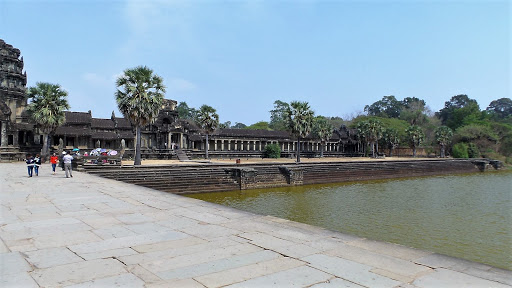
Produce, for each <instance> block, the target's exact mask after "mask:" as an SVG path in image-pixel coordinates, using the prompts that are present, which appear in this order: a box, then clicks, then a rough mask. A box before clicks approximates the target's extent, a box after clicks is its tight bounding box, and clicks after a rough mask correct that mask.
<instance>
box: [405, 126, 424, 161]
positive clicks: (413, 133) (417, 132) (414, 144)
mask: <svg viewBox="0 0 512 288" xmlns="http://www.w3.org/2000/svg"><path fill="white" fill-rule="evenodd" d="M405 133H406V134H407V140H408V142H409V146H410V147H411V148H412V156H413V157H416V148H418V147H419V146H420V145H421V143H422V142H423V139H424V138H425V134H424V133H423V130H422V129H421V127H420V126H416V125H411V126H409V128H407V129H406V130H405Z"/></svg>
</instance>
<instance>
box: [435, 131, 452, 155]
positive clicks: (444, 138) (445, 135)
mask: <svg viewBox="0 0 512 288" xmlns="http://www.w3.org/2000/svg"><path fill="white" fill-rule="evenodd" d="M452 137H453V131H452V129H450V127H448V126H440V127H438V128H437V129H436V141H437V143H438V144H439V146H441V158H444V157H445V151H446V145H448V144H450V142H451V141H452Z"/></svg>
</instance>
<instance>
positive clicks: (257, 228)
mask: <svg viewBox="0 0 512 288" xmlns="http://www.w3.org/2000/svg"><path fill="white" fill-rule="evenodd" d="M41 171H42V172H41V173H40V176H39V177H32V178H28V177H27V172H26V168H25V166H24V165H23V164H22V163H6V164H0V181H1V184H0V185H1V186H0V188H1V192H0V203H1V218H0V239H1V241H0V272H1V277H0V287H69V286H71V287H116V286H117V287H315V288H319V287H511V286H512V272H511V271H507V270H502V269H497V268H493V267H490V266H487V265H483V264H478V263H474V262H469V261H465V260H460V259H456V258H452V257H447V256H443V255H439V254H435V253H432V252H427V251H421V250H417V249H411V248H407V247H403V246H399V245H394V244H388V243H382V242H376V241H371V240H367V239H364V238H359V237H355V236H351V235H346V234H341V233H337V232H332V231H328V230H325V229H321V228H318V227H313V226H309V225H305V224H300V223H296V222H292V221H287V220H283V219H279V218H275V217H269V216H261V215H255V214H251V213H246V212H242V211H238V210H235V209H232V208H227V207H223V206H219V205H216V204H211V203H207V202H203V201H201V200H196V199H191V198H186V197H182V196H177V195H172V194H167V193H164V192H160V191H155V190H151V189H148V188H144V187H139V186H133V185H129V184H126V183H121V182H117V181H114V180H109V179H103V178H99V177H96V176H92V175H87V174H85V173H79V172H74V173H73V175H74V177H73V178H65V177H64V173H63V171H59V172H58V174H57V175H51V173H50V172H49V171H50V167H49V165H43V166H42V170H41Z"/></svg>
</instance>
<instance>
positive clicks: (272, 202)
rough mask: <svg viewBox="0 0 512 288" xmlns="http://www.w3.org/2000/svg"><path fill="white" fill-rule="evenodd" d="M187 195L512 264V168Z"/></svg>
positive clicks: (493, 262)
mask: <svg viewBox="0 0 512 288" xmlns="http://www.w3.org/2000/svg"><path fill="white" fill-rule="evenodd" d="M187 196H188V197H193V198H198V199H202V200H205V201H209V202H214V203H218V204H222V205H226V206H231V207H234V208H237V209H240V210H245V211H250V212H254V213H258V214H263V215H273V216H276V217H280V218H285V219H289V220H293V221H297V222H302V223H307V224H311V225H315V226H320V227H324V228H327V229H331V230H336V231H340V232H343V233H348V234H354V235H357V236H360V237H366V238H369V239H375V240H380V241H386V242H392V243H398V244H402V245H406V246H410V247H416V248H420V249H424V250H429V251H434V252H437V253H441V254H445V255H451V256H455V257H459V258H464V259H468V260H472V261H477V262H481V263H485V264H489V265H493V266H496V267H500V268H505V269H509V270H512V171H499V172H485V173H476V174H465V175H450V176H442V177H420V178H407V179H397V180H382V181H364V182H350V183H341V184H340V183H338V184H330V185H308V186H298V187H285V188H274V189H258V190H245V191H231V192H219V193H201V194H192V195H187Z"/></svg>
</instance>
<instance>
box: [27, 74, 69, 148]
mask: <svg viewBox="0 0 512 288" xmlns="http://www.w3.org/2000/svg"><path fill="white" fill-rule="evenodd" d="M27 95H28V97H29V98H31V99H32V102H31V103H30V104H29V105H28V107H27V111H28V113H29V115H30V117H31V118H32V119H33V120H34V122H36V123H37V125H39V127H40V128H41V130H42V132H43V148H42V149H41V156H42V157H43V158H46V156H47V155H48V146H49V145H48V139H49V138H50V136H51V135H52V134H53V133H54V132H55V130H56V129H57V127H59V126H60V125H62V124H63V123H64V121H65V120H66V116H65V113H64V111H65V110H68V109H69V104H68V100H67V99H66V97H67V96H68V92H66V91H64V90H62V88H61V87H60V85H58V84H50V83H42V82H38V83H36V86H35V87H30V88H28V91H27Z"/></svg>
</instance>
